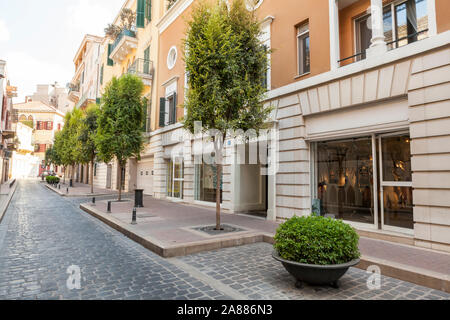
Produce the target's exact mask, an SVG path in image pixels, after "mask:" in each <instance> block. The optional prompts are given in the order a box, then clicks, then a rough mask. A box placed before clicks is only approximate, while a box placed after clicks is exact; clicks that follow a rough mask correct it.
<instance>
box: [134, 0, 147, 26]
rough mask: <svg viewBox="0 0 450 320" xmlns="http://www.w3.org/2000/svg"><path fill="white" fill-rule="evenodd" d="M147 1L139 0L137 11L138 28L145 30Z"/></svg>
mask: <svg viewBox="0 0 450 320" xmlns="http://www.w3.org/2000/svg"><path fill="white" fill-rule="evenodd" d="M146 2H147V1H146V0H138V2H137V10H136V27H137V28H144V27H145V6H146Z"/></svg>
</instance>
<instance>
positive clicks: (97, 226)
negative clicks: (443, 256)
mask: <svg viewBox="0 0 450 320" xmlns="http://www.w3.org/2000/svg"><path fill="white" fill-rule="evenodd" d="M86 201H89V199H66V198H63V197H60V196H58V195H57V194H56V193H53V192H52V191H50V190H48V189H46V188H45V187H43V186H42V185H40V183H38V182H35V181H20V182H19V186H18V188H17V190H16V194H15V195H14V197H13V200H12V201H11V204H10V206H9V208H8V211H7V213H6V216H5V218H4V219H3V221H2V223H1V225H0V270H1V272H0V299H252V300H255V299H449V298H450V295H449V294H447V293H444V292H441V291H436V290H432V289H428V288H424V287H421V286H417V285H413V284H410V283H407V282H403V281H400V280H396V279H392V278H387V277H383V278H382V281H381V289H380V290H369V289H368V288H367V285H366V282H367V279H368V277H369V275H368V274H367V273H366V272H364V271H362V270H359V269H354V268H352V269H350V270H349V272H348V273H347V274H346V275H345V276H344V277H343V278H342V281H341V288H340V289H339V290H337V289H333V288H323V287H321V288H314V287H306V288H304V289H302V290H299V289H296V288H295V287H294V280H293V279H292V278H291V277H290V276H289V274H288V273H287V272H286V271H285V270H284V268H283V267H282V265H281V264H280V263H278V262H276V261H275V260H273V259H272V257H271V252H272V247H271V246H270V245H268V244H264V243H259V244H254V245H249V246H244V247H235V248H229V249H223V250H219V251H211V252H205V253H200V254H196V255H191V256H187V257H182V258H172V259H163V258H161V257H159V256H157V255H155V254H153V253H152V252H150V251H148V250H146V249H145V248H143V247H141V246H140V245H138V244H136V243H135V242H133V241H131V240H130V239H128V238H126V237H125V236H123V235H122V234H120V233H119V232H117V231H115V230H112V229H110V228H109V227H107V226H106V225H104V224H103V223H102V222H100V221H98V220H96V219H95V218H93V217H91V216H89V215H88V214H86V213H84V212H83V211H81V210H80V209H79V208H78V206H79V204H80V203H81V202H86ZM73 265H75V266H79V267H80V269H81V289H79V290H77V289H75V290H69V289H68V288H67V279H68V278H69V274H68V273H67V269H68V268H69V267H70V266H73Z"/></svg>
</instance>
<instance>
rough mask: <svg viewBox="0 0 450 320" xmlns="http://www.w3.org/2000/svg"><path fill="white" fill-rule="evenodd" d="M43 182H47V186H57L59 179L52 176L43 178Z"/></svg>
mask: <svg viewBox="0 0 450 320" xmlns="http://www.w3.org/2000/svg"><path fill="white" fill-rule="evenodd" d="M45 180H46V181H47V183H48V184H58V183H59V181H60V179H59V177H54V176H47V177H45Z"/></svg>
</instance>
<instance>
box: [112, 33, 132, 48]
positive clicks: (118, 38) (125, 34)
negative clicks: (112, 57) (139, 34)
mask: <svg viewBox="0 0 450 320" xmlns="http://www.w3.org/2000/svg"><path fill="white" fill-rule="evenodd" d="M125 36H126V37H131V38H136V32H135V31H134V30H128V29H123V30H122V32H121V33H120V34H119V35H118V36H117V38H116V41H114V43H113V45H112V47H111V52H112V51H114V49H115V48H116V47H117V46H118V45H119V43H120V41H122V39H123V37H125Z"/></svg>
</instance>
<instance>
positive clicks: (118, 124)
mask: <svg viewBox="0 0 450 320" xmlns="http://www.w3.org/2000/svg"><path fill="white" fill-rule="evenodd" d="M143 89H144V84H143V83H142V80H141V79H140V78H138V77H136V76H135V75H130V74H126V75H124V76H122V77H121V78H120V79H117V78H113V79H112V80H111V81H110V83H108V85H107V86H106V88H105V93H104V95H103V98H102V106H101V108H100V112H99V113H98V119H97V124H98V130H97V135H96V138H95V142H96V146H97V148H98V157H99V159H101V160H102V161H104V162H105V163H108V162H110V161H111V160H112V159H113V158H116V159H117V161H118V162H119V164H120V165H121V166H124V165H125V164H126V161H127V160H128V159H129V158H131V157H136V158H139V157H140V153H141V151H142V150H143V142H144V141H143V137H142V126H143V124H144V120H145V119H144V108H146V103H145V99H144V98H142V91H143Z"/></svg>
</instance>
